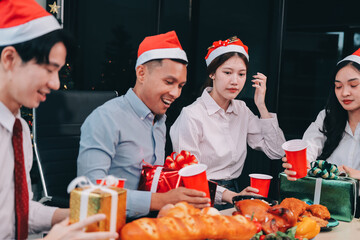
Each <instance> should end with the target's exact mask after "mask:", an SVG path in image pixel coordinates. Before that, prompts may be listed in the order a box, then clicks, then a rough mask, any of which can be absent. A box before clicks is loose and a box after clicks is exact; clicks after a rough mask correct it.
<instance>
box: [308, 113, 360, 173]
mask: <svg viewBox="0 0 360 240" xmlns="http://www.w3.org/2000/svg"><path fill="white" fill-rule="evenodd" d="M324 118H325V110H322V111H321V112H320V113H319V115H318V116H317V118H316V120H315V122H313V123H311V124H310V126H309V127H308V129H307V130H306V131H305V133H304V136H303V139H304V140H306V141H307V143H308V147H307V149H306V155H307V160H308V161H309V162H311V161H314V160H316V159H317V157H318V156H319V155H320V154H321V153H322V150H323V148H324V143H325V140H326V137H325V135H324V134H323V133H321V132H320V130H319V129H321V130H322V128H323V123H324ZM326 160H327V161H328V162H330V163H333V164H336V165H338V166H340V165H346V166H348V167H351V168H354V169H357V170H360V124H358V125H357V127H356V130H355V133H354V134H353V133H352V131H351V128H350V125H349V122H347V123H346V127H345V131H344V135H343V138H342V139H341V141H340V143H339V146H338V147H337V148H336V149H335V150H334V152H333V153H332V154H331V155H330V157H329V158H328V159H326Z"/></svg>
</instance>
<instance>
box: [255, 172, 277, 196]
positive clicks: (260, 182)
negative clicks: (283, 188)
mask: <svg viewBox="0 0 360 240" xmlns="http://www.w3.org/2000/svg"><path fill="white" fill-rule="evenodd" d="M249 177H250V187H253V188H257V189H259V192H258V194H260V195H261V196H263V197H267V196H268V194H269V188H270V182H271V179H272V178H273V177H272V176H270V175H266V174H260V173H252V174H249Z"/></svg>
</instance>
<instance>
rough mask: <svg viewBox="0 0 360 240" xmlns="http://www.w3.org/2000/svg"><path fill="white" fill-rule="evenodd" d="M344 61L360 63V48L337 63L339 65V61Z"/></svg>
mask: <svg viewBox="0 0 360 240" xmlns="http://www.w3.org/2000/svg"><path fill="white" fill-rule="evenodd" d="M343 61H352V62H356V63H358V64H360V48H359V49H358V50H356V51H355V52H354V53H353V54H351V55H349V56H347V57H346V58H344V59H343V60H341V61H339V62H338V63H337V65H339V63H341V62H343Z"/></svg>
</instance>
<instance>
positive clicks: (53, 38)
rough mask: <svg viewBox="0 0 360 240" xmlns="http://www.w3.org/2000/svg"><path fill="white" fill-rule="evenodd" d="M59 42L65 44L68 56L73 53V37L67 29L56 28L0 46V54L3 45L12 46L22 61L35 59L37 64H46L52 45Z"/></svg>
mask: <svg viewBox="0 0 360 240" xmlns="http://www.w3.org/2000/svg"><path fill="white" fill-rule="evenodd" d="M59 42H62V43H63V44H64V45H65V48H66V50H67V55H68V57H69V55H71V54H72V53H74V50H75V42H74V39H73V38H72V37H71V35H70V34H69V33H68V32H67V31H65V30H63V29H58V30H55V31H52V32H49V33H47V34H45V35H42V36H40V37H37V38H34V39H31V40H29V41H25V42H22V43H17V44H12V45H7V46H0V56H1V52H2V51H3V49H4V48H5V47H8V46H13V47H14V48H15V49H16V51H17V52H18V53H19V55H20V57H21V60H22V61H23V62H24V63H26V62H28V61H30V60H32V59H35V60H36V63H37V64H43V63H46V64H47V63H49V54H50V51H51V49H52V47H53V46H54V45H55V44H57V43H59Z"/></svg>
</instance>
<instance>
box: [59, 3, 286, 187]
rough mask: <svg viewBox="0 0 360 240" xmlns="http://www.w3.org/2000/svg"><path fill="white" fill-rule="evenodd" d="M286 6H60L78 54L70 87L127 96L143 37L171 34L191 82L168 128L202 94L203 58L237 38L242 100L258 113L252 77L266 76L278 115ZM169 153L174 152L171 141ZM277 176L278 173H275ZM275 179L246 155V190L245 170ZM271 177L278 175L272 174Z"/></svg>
mask: <svg viewBox="0 0 360 240" xmlns="http://www.w3.org/2000/svg"><path fill="white" fill-rule="evenodd" d="M283 2H284V1H283V0H281V1H279V0H270V1H269V0H258V1H239V0H228V1H226V2H219V1H215V0H189V1H165V0H134V1H117V0H104V1H101V2H99V1H94V0H87V1H84V0H78V1H70V0H67V1H65V8H66V9H65V21H64V23H65V28H68V29H70V30H71V31H72V32H73V33H74V35H75V36H76V38H77V41H78V46H79V55H78V58H77V60H76V61H75V64H74V68H73V69H74V73H73V75H74V79H75V88H77V89H94V90H114V89H115V90H117V91H119V94H120V95H121V94H124V93H125V92H126V91H127V89H128V88H129V87H133V86H134V84H135V71H134V67H135V61H136V57H137V56H136V54H137V47H138V45H139V43H140V42H141V41H142V40H143V39H144V37H146V36H148V35H154V34H158V33H164V32H167V31H170V30H175V31H176V32H177V34H178V37H179V39H180V42H181V44H182V46H183V48H184V50H185V51H186V52H187V55H188V57H189V65H188V83H187V84H186V86H185V87H184V90H183V93H182V95H181V97H180V98H179V99H178V100H177V101H175V103H173V104H172V106H171V108H170V109H169V110H168V112H167V116H168V118H167V126H168V127H170V126H171V125H172V123H173V122H174V121H175V120H176V118H177V116H178V115H179V113H180V111H181V109H182V107H184V106H186V105H189V104H191V103H192V102H193V101H194V100H195V99H196V98H197V97H198V96H199V95H200V94H201V90H202V86H203V84H204V80H205V78H206V74H205V71H206V65H205V60H204V57H205V55H206V52H207V48H208V47H209V46H210V45H212V43H213V42H214V41H217V40H220V39H221V40H225V39H227V38H229V37H232V36H234V35H236V36H238V37H239V38H240V39H241V40H242V41H243V42H244V43H245V44H246V45H247V46H248V47H249V55H250V65H249V66H250V67H249V72H248V76H247V77H248V81H247V84H246V85H245V88H244V90H243V91H242V93H241V94H240V96H239V98H241V99H243V100H245V101H246V103H247V104H248V106H249V107H250V108H251V109H252V110H253V111H254V112H255V113H257V110H256V107H255V105H254V102H253V95H254V89H253V88H252V87H251V82H250V80H251V79H252V75H254V74H255V73H256V72H262V73H264V74H265V75H267V76H268V84H267V89H268V91H267V97H266V101H267V105H268V108H269V110H271V111H275V110H276V109H277V96H278V91H277V89H278V85H279V77H280V74H279V69H280V57H281V47H282V46H281V44H282V41H281V39H282V33H283V28H282V27H283V11H284V8H283V7H284V6H283ZM166 151H167V154H169V153H170V152H171V151H172V149H171V142H170V139H169V138H168V141H167V147H166ZM276 169H277V170H278V169H279V167H276ZM254 171H257V172H260V173H272V171H273V166H272V165H271V161H270V160H269V159H268V158H267V157H266V156H265V155H264V154H263V153H261V152H258V151H252V150H251V149H249V154H248V160H247V163H246V166H245V168H244V172H243V174H242V176H241V179H240V182H241V184H242V185H243V186H244V187H245V186H247V185H248V184H249V179H248V174H249V173H250V172H254ZM274 175H276V173H275V174H274Z"/></svg>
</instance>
